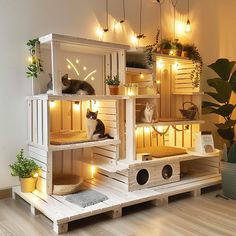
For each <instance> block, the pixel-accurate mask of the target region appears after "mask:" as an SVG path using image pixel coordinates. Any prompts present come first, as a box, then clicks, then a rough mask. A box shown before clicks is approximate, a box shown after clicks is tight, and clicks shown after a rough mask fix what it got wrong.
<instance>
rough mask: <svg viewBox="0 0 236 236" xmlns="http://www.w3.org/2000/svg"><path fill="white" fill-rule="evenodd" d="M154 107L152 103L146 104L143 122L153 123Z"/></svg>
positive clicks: (143, 111) (142, 114) (142, 117)
mask: <svg viewBox="0 0 236 236" xmlns="http://www.w3.org/2000/svg"><path fill="white" fill-rule="evenodd" d="M153 114H154V105H153V104H151V103H148V102H147V103H146V106H145V108H144V109H143V110H142V112H141V122H143V123H151V122H152V121H153Z"/></svg>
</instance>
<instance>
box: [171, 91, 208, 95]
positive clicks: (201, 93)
mask: <svg viewBox="0 0 236 236" xmlns="http://www.w3.org/2000/svg"><path fill="white" fill-rule="evenodd" d="M172 94H173V95H186V96H202V95H204V92H193V93H180V92H179V93H172Z"/></svg>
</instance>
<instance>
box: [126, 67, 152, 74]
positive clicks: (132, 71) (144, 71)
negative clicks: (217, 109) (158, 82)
mask: <svg viewBox="0 0 236 236" xmlns="http://www.w3.org/2000/svg"><path fill="white" fill-rule="evenodd" d="M126 72H127V73H130V74H152V69H145V68H135V67H126Z"/></svg>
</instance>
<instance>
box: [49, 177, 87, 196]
mask: <svg viewBox="0 0 236 236" xmlns="http://www.w3.org/2000/svg"><path fill="white" fill-rule="evenodd" d="M83 181H84V180H83V178H81V177H79V176H77V175H63V176H60V177H55V178H54V180H53V182H54V185H53V194H55V195H67V194H71V193H76V192H78V191H80V190H81V188H82V184H83Z"/></svg>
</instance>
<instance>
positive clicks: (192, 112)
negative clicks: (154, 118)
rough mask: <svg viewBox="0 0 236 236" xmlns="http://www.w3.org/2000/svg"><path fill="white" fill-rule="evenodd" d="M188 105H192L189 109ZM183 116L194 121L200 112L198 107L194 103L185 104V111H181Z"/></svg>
mask: <svg viewBox="0 0 236 236" xmlns="http://www.w3.org/2000/svg"><path fill="white" fill-rule="evenodd" d="M186 104H191V106H190V107H189V108H187V109H186V106H185V105H186ZM179 111H180V112H181V114H182V116H183V117H184V118H186V119H188V120H193V119H194V118H195V116H196V114H197V112H198V108H197V106H196V105H195V104H194V103H192V102H184V103H183V109H179Z"/></svg>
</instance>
